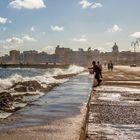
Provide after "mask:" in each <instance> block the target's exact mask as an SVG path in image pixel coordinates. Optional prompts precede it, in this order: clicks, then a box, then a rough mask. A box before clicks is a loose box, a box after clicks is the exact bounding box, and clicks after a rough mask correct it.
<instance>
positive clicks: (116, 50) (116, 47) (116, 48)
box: [112, 42, 119, 53]
mask: <svg viewBox="0 0 140 140" xmlns="http://www.w3.org/2000/svg"><path fill="white" fill-rule="evenodd" d="M112 52H113V53H118V52H119V47H118V45H117V44H116V42H115V44H114V46H113V47H112Z"/></svg>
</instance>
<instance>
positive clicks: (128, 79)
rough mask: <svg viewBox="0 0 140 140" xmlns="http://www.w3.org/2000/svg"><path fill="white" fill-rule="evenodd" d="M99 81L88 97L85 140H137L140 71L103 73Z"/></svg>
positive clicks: (127, 69)
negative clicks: (89, 98) (89, 101)
mask: <svg viewBox="0 0 140 140" xmlns="http://www.w3.org/2000/svg"><path fill="white" fill-rule="evenodd" d="M103 77H104V78H103V83H102V85H101V86H100V87H97V88H95V89H94V92H93V95H92V99H91V103H90V111H89V119H88V121H87V125H88V127H87V136H86V137H87V138H86V140H139V139H140V68H130V67H123V66H120V67H116V68H115V69H114V71H113V72H109V71H107V69H105V70H104V72H103Z"/></svg>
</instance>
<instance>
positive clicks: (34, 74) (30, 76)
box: [0, 65, 84, 90]
mask: <svg viewBox="0 0 140 140" xmlns="http://www.w3.org/2000/svg"><path fill="white" fill-rule="evenodd" d="M82 71H84V68H83V67H80V66H76V65H70V66H69V68H67V69H60V68H53V69H45V70H41V69H14V70H13V69H8V70H7V72H6V69H0V73H1V75H5V76H4V77H3V78H0V90H6V89H8V88H10V87H11V86H12V85H14V84H16V83H18V82H24V81H33V80H34V81H37V82H39V83H40V84H42V86H43V85H47V84H51V83H63V82H65V81H66V80H67V79H66V78H64V79H56V78H54V77H55V76H59V75H69V74H77V73H80V72H82ZM9 73H10V74H9Z"/></svg>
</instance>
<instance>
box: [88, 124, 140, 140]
mask: <svg viewBox="0 0 140 140" xmlns="http://www.w3.org/2000/svg"><path fill="white" fill-rule="evenodd" d="M88 131H89V132H88V135H89V136H90V135H92V136H93V137H92V138H94V139H96V136H98V138H102V137H105V138H106V139H111V140H139V139H140V126H139V125H111V124H91V123H90V124H89V128H88Z"/></svg>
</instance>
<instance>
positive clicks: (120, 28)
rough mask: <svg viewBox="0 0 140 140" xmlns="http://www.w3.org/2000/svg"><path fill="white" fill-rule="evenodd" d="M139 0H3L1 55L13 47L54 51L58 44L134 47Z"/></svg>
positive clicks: (0, 11) (108, 48) (0, 8)
mask: <svg viewBox="0 0 140 140" xmlns="http://www.w3.org/2000/svg"><path fill="white" fill-rule="evenodd" d="M139 5H140V1H137V0H133V1H132V0H124V1H122V0H113V1H112V0H108V1H105V0H71V1H66V0H60V1H59V2H57V1H55V0H36V1H35V0H0V32H1V35H0V52H1V54H0V55H3V54H5V53H8V51H9V50H12V49H16V50H20V51H26V50H38V51H47V52H48V53H53V51H54V50H55V47H56V46H57V45H58V44H60V45H61V46H64V47H68V48H71V49H78V48H83V49H87V48H88V47H92V48H96V49H99V50H101V51H111V48H112V46H113V44H114V42H117V44H118V45H119V47H120V50H121V51H122V50H126V51H127V50H130V49H131V50H132V51H133V48H132V47H131V45H130V44H131V41H134V40H135V39H136V38H140V29H139V24H140V20H139V12H140V9H139Z"/></svg>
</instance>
